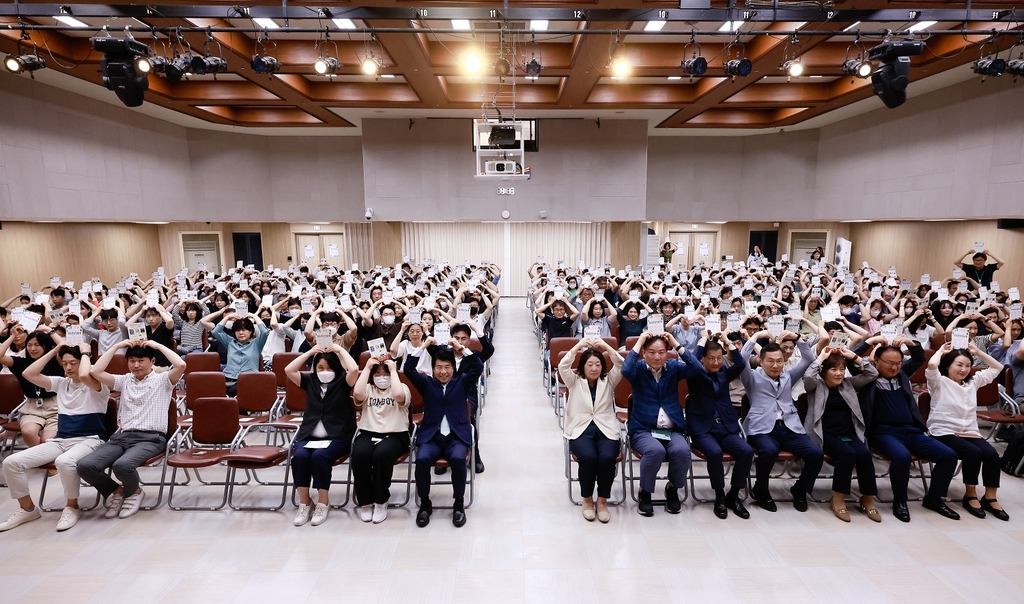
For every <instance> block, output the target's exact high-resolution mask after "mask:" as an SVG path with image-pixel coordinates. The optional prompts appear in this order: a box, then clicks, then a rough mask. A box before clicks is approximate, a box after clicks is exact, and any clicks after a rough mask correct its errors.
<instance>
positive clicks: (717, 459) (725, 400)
mask: <svg viewBox="0 0 1024 604" xmlns="http://www.w3.org/2000/svg"><path fill="white" fill-rule="evenodd" d="M721 341H722V343H724V344H725V346H728V347H729V358H730V360H731V361H732V364H730V365H729V366H728V367H727V366H725V349H724V348H723V347H722V344H721V343H719V342H718V341H716V340H714V339H711V332H710V331H706V332H705V333H704V337H702V338H701V340H700V342H699V343H698V345H697V355H696V357H698V358H700V368H701V370H700V371H698V372H697V373H696V374H694V375H693V376H692V377H689V378H687V380H686V383H687V385H688V386H689V391H690V398H689V402H688V403H687V406H686V419H687V420H689V425H688V426H687V430H688V431H689V433H690V439H691V440H692V441H693V448H694V449H696V450H698V451H700V452H701V453H702V454H703V457H704V459H705V461H707V466H708V477H709V478H710V479H711V487H712V488H713V489H714V490H715V508H714V509H715V516H718V517H719V518H722V519H725V518H726V517H727V516H728V515H729V510H732V512H733V514H736V515H737V516H739V517H740V518H750V512H748V511H747V509H746V508H745V507H744V506H743V503H742V502H741V501H740V498H739V493H740V490H741V489H743V488H745V487H746V486H747V484H746V483H747V477H748V476H749V475H750V466H751V464H752V463H753V461H754V450H753V449H752V448H751V447H750V445H748V444H747V441H745V440H743V437H742V436H740V422H739V416H738V414H737V413H736V408H735V407H733V404H732V399H731V398H730V396H729V383H730V382H732V381H733V380H734V379H736V378H737V377H739V375H740V373H742V372H743V364H744V362H745V361H744V360H743V357H742V355H740V351H739V348H737V347H736V346H737V344H738V342H739V340H732V341H730V340H728V339H727V338H725V334H721ZM687 355H689V353H687ZM683 359H684V360H685V361H686V362H687V363H690V357H689V356H684V357H683ZM695 360H696V359H695ZM723 451H725V452H727V453H729V454H730V455H732V456H733V459H734V460H735V461H734V465H733V470H732V484H731V487H730V489H729V493H728V494H726V492H725V467H724V464H723V463H722V452H723Z"/></svg>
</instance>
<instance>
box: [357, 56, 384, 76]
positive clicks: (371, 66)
mask: <svg viewBox="0 0 1024 604" xmlns="http://www.w3.org/2000/svg"><path fill="white" fill-rule="evenodd" d="M383 64H384V62H383V61H381V60H380V58H379V57H375V56H373V53H370V55H369V56H367V57H366V58H365V59H363V62H362V64H361V65H360V69H361V70H362V72H363V73H364V74H366V75H368V76H376V75H377V74H379V73H380V68H381V66H382V65H383Z"/></svg>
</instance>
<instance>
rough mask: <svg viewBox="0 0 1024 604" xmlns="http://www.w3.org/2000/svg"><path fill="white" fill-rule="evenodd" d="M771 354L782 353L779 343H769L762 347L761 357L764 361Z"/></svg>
mask: <svg viewBox="0 0 1024 604" xmlns="http://www.w3.org/2000/svg"><path fill="white" fill-rule="evenodd" d="M769 352H782V347H781V346H779V344H778V342H768V343H767V344H765V345H764V346H762V347H761V354H760V355H759V356H760V357H761V358H762V359H763V358H764V357H765V355H766V354H768V353H769Z"/></svg>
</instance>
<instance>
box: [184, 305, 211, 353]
mask: <svg viewBox="0 0 1024 604" xmlns="http://www.w3.org/2000/svg"><path fill="white" fill-rule="evenodd" d="M204 314H206V313H205V312H204V311H203V308H202V307H201V306H200V305H199V303H198V302H194V301H193V302H184V303H183V304H181V305H180V306H178V316H179V317H181V323H180V327H179V331H180V334H181V337H180V338H179V340H180V341H181V344H179V345H178V347H177V348H178V354H180V355H181V356H182V357H184V356H185V355H186V354H188V353H190V352H202V351H203V334H204V333H206V329H205V328H204V327H203V324H202V323H201V321H202V320H203V315H204Z"/></svg>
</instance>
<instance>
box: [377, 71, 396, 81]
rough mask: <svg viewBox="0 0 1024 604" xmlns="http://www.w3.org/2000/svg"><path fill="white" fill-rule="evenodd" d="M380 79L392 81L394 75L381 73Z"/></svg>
mask: <svg viewBox="0 0 1024 604" xmlns="http://www.w3.org/2000/svg"><path fill="white" fill-rule="evenodd" d="M380 77H382V78H387V79H389V80H391V79H394V77H395V74H393V73H382V74H380Z"/></svg>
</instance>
